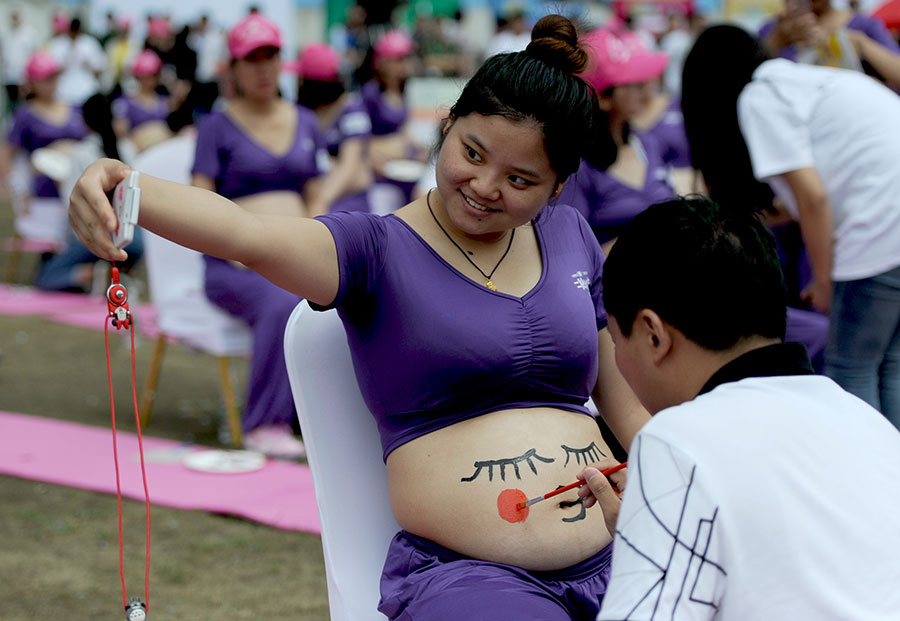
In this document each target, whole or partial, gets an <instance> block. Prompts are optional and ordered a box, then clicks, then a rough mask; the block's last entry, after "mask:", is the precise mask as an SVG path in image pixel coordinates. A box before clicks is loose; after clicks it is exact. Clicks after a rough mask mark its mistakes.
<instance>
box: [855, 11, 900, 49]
mask: <svg viewBox="0 0 900 621" xmlns="http://www.w3.org/2000/svg"><path fill="white" fill-rule="evenodd" d="M847 27H848V28H850V29H851V30H858V31H860V32H862V33H864V34H865V35H866V36H867V37H869V38H870V39H872V40H873V41H875V42H876V43H880V44H881V45H883V46H884V47H886V48H887V49H889V50H890V51H892V52H894V53H898V54H900V45H898V44H897V42H896V41H895V40H894V38H893V37H892V36H891V33H890V32H888V29H887V27H886V26H885V25H884V22H882V21H881V20H880V19H877V18H874V17H868V16H866V15H856V16H855V17H854V18H853V19H852V20H850V23H849V24H848V25H847Z"/></svg>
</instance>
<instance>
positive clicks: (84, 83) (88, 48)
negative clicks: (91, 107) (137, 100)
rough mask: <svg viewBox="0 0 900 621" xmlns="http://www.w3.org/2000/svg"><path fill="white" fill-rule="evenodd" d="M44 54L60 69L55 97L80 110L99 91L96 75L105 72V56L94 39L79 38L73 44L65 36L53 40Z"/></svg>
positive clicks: (89, 37) (88, 37)
mask: <svg viewBox="0 0 900 621" xmlns="http://www.w3.org/2000/svg"><path fill="white" fill-rule="evenodd" d="M47 50H48V52H49V53H50V54H51V55H52V56H53V57H54V58H55V59H56V62H58V63H59V64H60V65H62V68H63V70H62V73H61V74H60V75H59V83H58V84H57V87H56V92H57V95H58V96H59V98H60V99H62V100H63V101H65V102H67V103H70V104H72V105H75V106H80V105H81V104H83V103H84V102H85V100H86V99H87V98H88V97H90V96H91V95H93V94H94V93H97V92H98V91H99V90H100V80H99V77H98V76H99V75H100V74H101V73H102V72H103V70H104V69H106V53H105V52H104V51H103V48H102V47H100V43H99V42H98V41H97V39H95V38H94V37H91V36H89V35H85V34H81V35H78V37H77V38H76V39H75V40H74V41H73V40H72V38H71V37H69V36H68V35H60V36H57V37H54V38H53V39H52V40H51V41H50V43H49V44H48V47H47Z"/></svg>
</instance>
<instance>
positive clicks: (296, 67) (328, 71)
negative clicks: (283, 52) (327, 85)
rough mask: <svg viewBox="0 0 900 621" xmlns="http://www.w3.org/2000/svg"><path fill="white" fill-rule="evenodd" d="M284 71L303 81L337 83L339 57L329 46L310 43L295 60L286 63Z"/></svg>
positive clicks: (338, 78)
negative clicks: (297, 76)
mask: <svg viewBox="0 0 900 621" xmlns="http://www.w3.org/2000/svg"><path fill="white" fill-rule="evenodd" d="M284 69H285V71H290V72H292V73H296V74H297V75H299V76H300V77H302V78H303V79H305V80H319V81H322V82H337V81H338V80H340V71H341V56H340V54H338V53H337V50H335V49H334V48H333V47H331V46H330V45H327V44H325V43H310V44H309V45H307V46H306V47H305V48H303V51H302V52H301V53H300V56H298V57H297V60H295V61H294V62H290V63H286V64H285V65H284Z"/></svg>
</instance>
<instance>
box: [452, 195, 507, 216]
mask: <svg viewBox="0 0 900 621" xmlns="http://www.w3.org/2000/svg"><path fill="white" fill-rule="evenodd" d="M460 194H462V197H463V200H464V201H466V203H467V204H468V205H469V206H470V207H473V208H475V209H477V210H478V211H483V212H484V213H494V212H498V211H500V210H499V209H491V208H489V207H485V206H484V205H482V204H480V203H476V202H475V201H473V200H472V199H471V198H469V197H468V196H466V195H465V194H463V192H462V191H460Z"/></svg>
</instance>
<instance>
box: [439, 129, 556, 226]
mask: <svg viewBox="0 0 900 621" xmlns="http://www.w3.org/2000/svg"><path fill="white" fill-rule="evenodd" d="M436 177H437V187H438V193H439V194H440V197H441V200H442V201H443V204H444V207H445V209H446V211H447V214H448V216H449V217H450V220H451V222H452V223H453V225H454V227H455V228H456V229H457V232H458V233H460V234H462V235H465V236H467V237H470V238H472V239H480V240H482V241H491V240H492V239H494V238H497V237H499V236H501V235H502V234H503V233H505V232H506V231H508V230H510V229H513V228H515V227H517V226H521V225H523V224H525V223H527V222H529V221H530V220H532V219H533V218H534V217H535V216H537V215H538V213H539V212H540V211H541V209H542V208H543V207H544V205H546V204H547V201H548V200H549V199H550V197H551V196H552V195H553V193H554V192H555V191H556V189H557V179H558V176H557V174H556V171H555V170H553V167H552V166H551V165H550V160H549V159H548V157H547V151H546V149H545V147H544V134H543V130H542V128H541V127H540V126H538V125H537V124H536V123H534V122H531V121H518V122H517V121H511V120H509V119H507V118H506V117H502V116H497V115H492V116H483V115H480V114H470V115H468V116H464V117H461V118H457V119H453V120H451V121H450V123H449V124H448V125H447V127H446V128H445V130H444V142H443V145H442V146H441V151H440V154H439V155H438V159H437V166H436Z"/></svg>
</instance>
